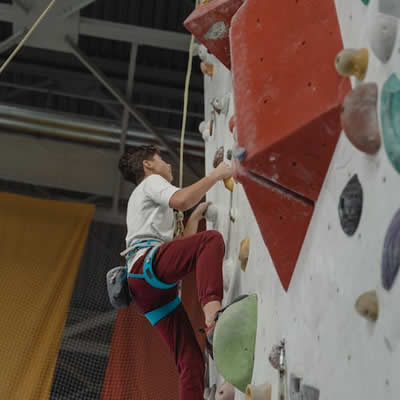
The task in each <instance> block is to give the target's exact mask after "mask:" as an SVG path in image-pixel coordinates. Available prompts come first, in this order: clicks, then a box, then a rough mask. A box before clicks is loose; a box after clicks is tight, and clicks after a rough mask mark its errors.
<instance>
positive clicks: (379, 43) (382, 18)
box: [368, 13, 398, 64]
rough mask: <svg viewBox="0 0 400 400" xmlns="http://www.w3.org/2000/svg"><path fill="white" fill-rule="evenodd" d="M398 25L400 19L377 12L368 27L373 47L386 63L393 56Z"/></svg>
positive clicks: (377, 55)
mask: <svg viewBox="0 0 400 400" xmlns="http://www.w3.org/2000/svg"><path fill="white" fill-rule="evenodd" d="M397 26H398V21H397V19H396V18H395V17H392V16H390V15H385V14H381V13H376V14H374V18H373V20H372V22H371V24H370V27H369V29H368V36H369V42H370V45H371V49H372V51H373V52H374V54H375V56H376V57H377V58H378V59H379V60H380V61H381V62H382V63H384V64H385V63H387V62H388V61H389V59H390V57H391V56H392V53H393V49H394V45H395V42H396V38H397Z"/></svg>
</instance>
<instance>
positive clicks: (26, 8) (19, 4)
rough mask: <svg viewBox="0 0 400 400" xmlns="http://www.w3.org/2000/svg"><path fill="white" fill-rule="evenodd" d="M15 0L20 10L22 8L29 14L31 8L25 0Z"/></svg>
mask: <svg viewBox="0 0 400 400" xmlns="http://www.w3.org/2000/svg"><path fill="white" fill-rule="evenodd" d="M13 1H14V4H15V5H16V6H17V7H19V9H20V10H22V11H23V12H24V13H25V14H29V11H30V9H29V7H28V6H27V5H25V4H24V3H23V0H22V1H21V0H13Z"/></svg>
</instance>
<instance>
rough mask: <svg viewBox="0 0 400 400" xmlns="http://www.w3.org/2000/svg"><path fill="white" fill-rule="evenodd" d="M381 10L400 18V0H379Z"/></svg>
mask: <svg viewBox="0 0 400 400" xmlns="http://www.w3.org/2000/svg"><path fill="white" fill-rule="evenodd" d="M378 10H379V12H381V13H383V14H387V15H392V16H394V17H397V18H400V2H399V0H379V3H378Z"/></svg>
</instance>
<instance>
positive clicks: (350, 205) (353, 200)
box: [338, 175, 363, 236]
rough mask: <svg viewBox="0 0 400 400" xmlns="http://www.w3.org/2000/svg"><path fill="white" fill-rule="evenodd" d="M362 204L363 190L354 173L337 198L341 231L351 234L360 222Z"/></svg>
mask: <svg viewBox="0 0 400 400" xmlns="http://www.w3.org/2000/svg"><path fill="white" fill-rule="evenodd" d="M362 206H363V190H362V186H361V183H360V181H359V180H358V176H357V175H354V176H353V177H352V178H351V179H350V181H349V182H348V183H347V185H346V187H345V188H344V189H343V192H342V194H341V195H340V200H339V207H338V209H339V218H340V224H341V225H342V228H343V231H344V232H345V233H346V234H347V235H349V236H352V235H354V233H355V232H356V230H357V228H358V224H359V223H360V219H361V213H362Z"/></svg>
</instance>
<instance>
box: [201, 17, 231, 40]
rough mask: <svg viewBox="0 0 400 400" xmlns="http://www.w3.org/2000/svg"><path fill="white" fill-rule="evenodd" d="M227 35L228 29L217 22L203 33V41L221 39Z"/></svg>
mask: <svg viewBox="0 0 400 400" xmlns="http://www.w3.org/2000/svg"><path fill="white" fill-rule="evenodd" d="M227 35H228V27H227V26H226V25H225V22H224V21H218V22H215V23H214V24H212V25H211V27H210V28H209V30H208V31H207V32H206V33H205V35H204V39H209V40H210V39H211V40H215V39H221V38H223V37H224V36H227Z"/></svg>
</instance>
